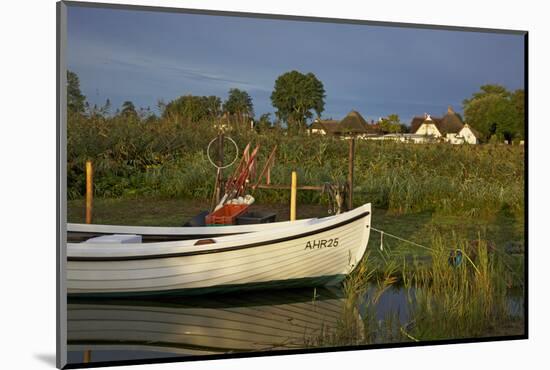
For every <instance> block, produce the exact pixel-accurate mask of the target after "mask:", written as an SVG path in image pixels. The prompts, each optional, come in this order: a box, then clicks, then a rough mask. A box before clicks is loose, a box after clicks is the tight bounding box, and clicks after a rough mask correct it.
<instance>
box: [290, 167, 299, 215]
mask: <svg viewBox="0 0 550 370" xmlns="http://www.w3.org/2000/svg"><path fill="white" fill-rule="evenodd" d="M297 186H298V176H297V175H296V171H292V183H291V185H290V221H296V191H297V189H296V188H297Z"/></svg>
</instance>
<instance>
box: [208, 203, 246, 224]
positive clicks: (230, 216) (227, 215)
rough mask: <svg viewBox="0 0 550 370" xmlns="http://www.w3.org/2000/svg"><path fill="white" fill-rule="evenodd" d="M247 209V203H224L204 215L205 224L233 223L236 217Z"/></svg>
mask: <svg viewBox="0 0 550 370" xmlns="http://www.w3.org/2000/svg"><path fill="white" fill-rule="evenodd" d="M247 210H248V204H224V205H223V206H222V208H220V209H218V210H217V211H214V212H212V213H211V214H209V215H208V216H206V224H207V225H234V224H235V223H236V220H237V217H238V216H240V215H242V214H243V213H245V212H246V211H247Z"/></svg>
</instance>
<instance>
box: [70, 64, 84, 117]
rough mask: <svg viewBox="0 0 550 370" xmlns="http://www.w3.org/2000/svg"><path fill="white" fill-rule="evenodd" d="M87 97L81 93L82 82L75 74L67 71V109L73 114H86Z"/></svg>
mask: <svg viewBox="0 0 550 370" xmlns="http://www.w3.org/2000/svg"><path fill="white" fill-rule="evenodd" d="M85 103H86V97H85V96H84V95H82V92H81V91H80V80H79V78H78V75H77V74H76V73H74V72H71V71H67V109H68V110H69V112H73V113H84V109H85V107H86V104H85Z"/></svg>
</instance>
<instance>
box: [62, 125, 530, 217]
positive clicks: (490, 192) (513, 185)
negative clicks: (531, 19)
mask: <svg viewBox="0 0 550 370" xmlns="http://www.w3.org/2000/svg"><path fill="white" fill-rule="evenodd" d="M68 124H69V129H68V146H67V150H68V153H67V154H68V156H67V158H68V169H67V173H68V196H69V199H78V198H80V197H82V196H83V195H84V190H85V184H84V180H85V178H84V172H83V171H84V164H85V161H86V160H89V159H91V160H93V162H94V167H95V179H94V182H95V196H96V197H107V198H109V197H124V196H135V195H139V196H155V197H166V198H178V199H204V200H206V199H209V197H210V196H211V194H212V190H213V181H214V180H213V179H214V174H215V169H214V168H213V167H212V166H211V165H210V164H209V162H208V159H207V156H206V147H207V145H208V142H209V140H211V138H213V137H215V135H216V131H215V128H213V127H212V124H211V123H207V122H202V123H198V124H196V125H192V124H190V123H185V122H181V123H180V122H176V123H174V122H171V121H169V120H164V119H158V120H156V121H155V122H153V123H147V122H142V121H139V120H138V119H137V118H131V117H130V118H128V117H125V116H122V115H118V116H114V117H110V118H108V117H103V116H97V117H85V116H82V115H74V116H72V117H71V119H70V120H69V123H68ZM229 135H230V136H231V137H232V138H233V139H235V140H236V142H237V144H238V145H239V147H240V148H244V146H245V145H246V143H248V142H251V143H252V144H253V145H256V144H260V146H261V153H260V156H259V162H260V167H261V165H262V164H263V163H264V161H265V160H266V157H267V156H268V154H269V152H270V150H271V149H272V148H273V147H274V146H275V145H277V146H278V147H277V155H276V158H277V159H276V162H275V166H274V168H273V171H272V174H271V178H272V182H273V183H279V184H287V183H288V182H289V177H290V171H291V170H292V169H295V170H297V171H298V181H299V183H300V184H309V185H320V184H322V183H325V182H337V181H339V182H343V181H344V180H345V177H346V169H347V161H348V145H347V143H346V142H345V141H342V140H339V139H337V138H331V137H321V136H317V135H311V136H309V137H307V139H306V138H304V137H302V136H287V135H284V134H283V132H282V130H279V129H269V130H263V131H260V132H256V131H253V130H249V129H247V130H238V131H237V130H235V131H233V132H230V133H229ZM230 170H232V168H230V169H229V170H228V171H230ZM523 173H524V148H523V147H522V146H505V145H483V146H467V145H463V146H453V145H447V144H428V145H404V144H401V143H392V142H372V141H362V140H358V141H357V145H356V161H355V189H354V194H355V202H356V204H361V203H364V202H372V203H373V204H374V205H375V206H376V207H378V208H383V209H387V210H390V211H392V212H395V213H400V214H409V213H417V212H423V211H438V212H443V213H446V214H460V215H465V216H469V217H477V216H480V215H482V214H488V213H496V212H498V211H499V210H500V209H502V208H503V207H508V208H510V209H511V210H512V212H514V213H517V214H522V213H523V207H524V197H523V192H524V182H523ZM255 196H256V198H257V200H258V201H259V202H270V203H280V202H286V200H287V199H288V196H289V195H288V192H287V191H282V190H281V191H277V190H262V191H258V192H257V193H256V194H255ZM299 201H300V203H302V204H303V203H310V204H311V203H319V202H320V201H322V199H321V196H320V194H319V193H315V192H306V191H303V192H299Z"/></svg>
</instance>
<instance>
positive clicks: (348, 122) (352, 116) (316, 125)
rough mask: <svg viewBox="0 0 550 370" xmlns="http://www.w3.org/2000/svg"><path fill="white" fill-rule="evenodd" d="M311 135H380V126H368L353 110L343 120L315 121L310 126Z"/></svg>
mask: <svg viewBox="0 0 550 370" xmlns="http://www.w3.org/2000/svg"><path fill="white" fill-rule="evenodd" d="M309 130H310V132H311V133H320V134H323V135H338V136H341V135H352V136H357V135H369V134H378V133H380V130H379V127H378V125H373V124H368V123H367V121H365V119H364V118H363V116H361V114H360V113H359V112H357V111H354V110H352V111H351V112H349V113H348V114H347V115H346V116H345V117H344V118H343V119H342V120H340V121H337V120H315V121H314V122H313V123H312V124H311V125H310V126H309Z"/></svg>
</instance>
